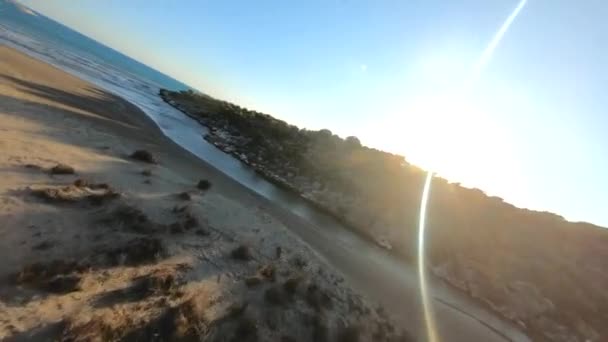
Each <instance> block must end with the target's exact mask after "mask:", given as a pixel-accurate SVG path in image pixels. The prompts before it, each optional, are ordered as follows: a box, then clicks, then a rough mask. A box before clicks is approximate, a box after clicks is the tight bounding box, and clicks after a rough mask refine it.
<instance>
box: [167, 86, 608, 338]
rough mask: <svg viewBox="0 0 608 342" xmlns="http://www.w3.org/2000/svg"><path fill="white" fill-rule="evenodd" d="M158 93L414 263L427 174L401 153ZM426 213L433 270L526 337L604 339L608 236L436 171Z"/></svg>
mask: <svg viewBox="0 0 608 342" xmlns="http://www.w3.org/2000/svg"><path fill="white" fill-rule="evenodd" d="M161 96H162V97H163V98H164V99H165V100H166V101H167V102H168V103H170V104H172V105H174V106H175V107H177V108H178V109H180V110H182V111H184V112H185V113H187V114H189V115H190V116H191V117H193V118H195V119H197V120H198V121H199V122H200V123H201V124H204V125H206V126H207V127H209V129H210V133H209V134H208V135H207V136H206V137H205V139H206V140H208V141H209V142H211V143H213V144H214V145H216V146H217V147H218V148H220V149H222V150H223V151H225V152H227V153H231V154H233V155H234V156H235V157H237V158H239V159H240V160H242V161H243V162H245V163H247V164H248V165H250V166H251V167H253V168H254V169H255V170H256V171H258V172H259V173H261V174H263V175H264V176H265V177H266V178H268V179H269V180H271V181H273V182H275V183H276V184H279V185H281V186H283V187H285V188H289V189H291V190H293V191H294V192H297V193H299V194H300V195H301V196H302V197H303V198H306V199H308V200H309V201H310V202H311V203H313V204H315V205H316V206H317V207H319V208H320V209H322V210H324V211H326V212H328V213H330V214H331V215H333V216H334V217H336V218H338V219H339V220H340V221H342V222H343V223H345V224H346V225H347V226H349V227H351V228H352V229H353V230H355V231H357V232H359V233H360V234H363V235H365V236H367V237H368V238H370V239H372V240H374V241H376V242H377V243H378V244H380V245H381V246H383V247H385V248H387V249H390V250H391V251H392V252H393V253H395V254H396V255H399V256H400V257H401V258H403V259H405V260H410V261H411V260H413V258H414V256H415V252H416V249H415V241H416V239H415V237H416V233H417V232H416V224H417V220H418V207H419V199H420V192H421V189H422V184H423V181H424V176H425V172H424V171H423V170H421V169H420V168H418V167H416V166H414V165H411V164H409V163H408V162H407V161H406V160H405V158H404V157H403V156H399V155H394V154H390V153H386V152H383V151H379V150H376V149H371V148H368V147H365V146H363V145H362V144H361V142H360V141H359V140H358V139H357V138H356V137H347V138H346V139H342V138H340V137H338V136H337V135H335V134H332V132H331V131H329V130H320V131H309V130H305V129H299V128H298V127H296V126H293V125H289V124H288V123H286V122H284V121H281V120H278V119H276V118H273V117H272V116H269V115H267V114H263V113H258V112H255V111H250V110H247V109H244V108H241V107H239V106H237V105H234V104H230V103H227V102H224V101H220V100H216V99H214V98H212V97H209V96H206V95H201V94H195V93H193V92H169V91H164V90H163V91H161ZM558 187H559V184H556V189H557V188H558ZM428 215H429V217H428V225H429V240H428V253H429V256H430V265H429V267H430V268H431V269H432V271H433V273H434V274H435V275H437V276H438V277H440V278H442V279H443V280H445V281H446V282H448V283H450V284H451V285H453V286H455V287H457V288H459V289H461V290H462V291H463V292H466V293H467V294H469V295H470V296H472V297H474V298H476V299H478V300H479V301H481V302H483V303H484V304H485V305H487V306H488V307H491V308H492V309H493V310H495V311H497V312H499V313H500V314H502V315H503V316H504V317H506V318H508V319H510V320H512V321H514V322H516V323H518V324H519V325H521V326H522V327H523V328H524V329H525V330H526V331H527V333H528V334H529V335H530V336H531V337H532V338H533V339H534V340H552V341H585V340H589V341H599V340H601V339H602V337H606V336H608V327H606V326H605V324H603V322H606V321H608V295H606V293H605V292H603V288H605V287H606V286H608V274H607V273H606V271H605V270H606V269H607V268H606V265H605V260H608V231H606V230H604V229H601V228H600V227H597V226H593V225H591V224H587V223H572V222H568V221H566V220H564V219H563V218H562V217H560V216H557V215H554V214H550V213H545V212H536V211H530V210H526V209H520V208H516V207H515V206H513V205H510V204H508V203H505V202H504V201H503V200H502V199H500V198H497V197H489V196H487V195H485V194H484V193H483V192H482V191H480V190H476V189H468V188H464V187H462V186H460V185H458V184H451V183H448V182H447V181H446V180H444V179H441V178H435V179H434V181H433V185H432V192H431V199H430V203H429V209H428Z"/></svg>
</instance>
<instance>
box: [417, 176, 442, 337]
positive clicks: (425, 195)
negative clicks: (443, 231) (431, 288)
mask: <svg viewBox="0 0 608 342" xmlns="http://www.w3.org/2000/svg"><path fill="white" fill-rule="evenodd" d="M431 179H433V172H432V171H429V172H428V173H427V175H426V181H425V182H424V189H423V191H422V200H421V201H420V217H419V222H418V279H419V280H420V294H421V297H422V309H423V310H424V321H425V322H426V330H427V335H428V341H429V342H437V341H439V339H438V337H437V329H436V327H435V318H434V315H433V308H432V307H431V303H430V299H429V295H428V292H427V291H428V290H427V285H426V267H425V263H426V258H425V253H424V233H425V231H426V230H425V225H426V207H427V203H428V201H429V193H430V192H431Z"/></svg>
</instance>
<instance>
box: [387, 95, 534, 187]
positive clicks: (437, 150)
mask: <svg viewBox="0 0 608 342" xmlns="http://www.w3.org/2000/svg"><path fill="white" fill-rule="evenodd" d="M490 114H491V113H488V112H487V111H486V110H485V109H484V108H483V106H482V105H481V104H480V103H479V102H478V101H475V100H474V98H472V97H471V95H469V94H465V93H463V92H451V93H447V94H445V93H444V94H435V95H428V96H419V97H417V98H416V99H413V100H412V101H409V104H408V105H407V106H406V107H404V108H402V109H400V110H399V114H396V115H394V116H393V117H392V118H391V120H392V122H393V124H392V129H391V130H392V132H393V133H391V134H392V135H394V136H395V139H394V140H393V141H392V145H393V146H394V148H393V149H394V150H397V151H399V152H400V153H402V154H403V155H405V156H406V159H407V160H408V161H409V162H411V163H412V164H415V165H417V166H420V167H422V168H424V169H426V170H431V171H433V172H436V173H437V174H438V175H440V176H443V177H445V178H447V179H448V180H450V181H454V182H459V183H462V184H464V185H467V186H471V187H479V188H481V189H483V190H485V191H487V192H490V193H494V194H507V195H508V196H511V197H513V196H516V197H519V196H520V195H522V194H521V188H523V184H524V182H523V180H522V177H521V174H522V173H521V169H520V168H519V161H518V160H517V158H516V154H515V153H514V148H513V144H512V139H510V137H509V136H508V134H507V132H506V131H505V130H504V129H503V127H501V125H500V123H499V122H496V121H495V119H494V118H493V117H492V116H491V115H490Z"/></svg>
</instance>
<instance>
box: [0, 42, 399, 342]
mask: <svg viewBox="0 0 608 342" xmlns="http://www.w3.org/2000/svg"><path fill="white" fill-rule="evenodd" d="M0 55H1V56H2V58H1V59H0V123H1V124H0V131H1V133H0V169H1V170H2V177H1V178H0V201H1V202H0V222H1V225H0V236H1V237H2V238H1V239H0V244H1V246H0V258H2V260H4V262H3V263H2V265H1V266H0V277H1V278H2V283H1V285H0V339H9V340H15V341H20V340H45V339H52V338H56V339H60V338H62V339H69V340H76V341H88V340H120V339H127V340H129V339H131V340H133V339H134V340H137V339H139V340H151V339H159V340H180V339H188V338H201V337H204V338H207V339H208V340H281V339H282V340H284V341H291V340H294V341H295V340H300V339H302V340H309V339H313V338H317V340H322V339H323V338H329V337H333V336H341V335H345V336H346V335H348V334H351V335H353V334H354V335H360V336H361V338H363V340H368V339H371V338H372V335H373V336H375V337H376V338H380V337H382V339H386V340H389V339H393V338H397V337H400V336H402V332H401V331H400V330H401V329H398V328H395V327H393V325H392V323H390V319H387V318H386V315H385V314H384V312H383V310H381V309H380V310H378V309H377V306H376V305H372V304H370V303H368V301H366V300H365V299H364V298H363V297H361V296H360V295H358V294H356V293H355V292H354V291H353V290H351V289H350V288H349V287H348V286H346V285H345V284H344V282H343V278H342V277H341V276H340V275H338V274H336V273H335V272H333V271H332V270H331V268H330V267H329V266H328V265H326V264H325V263H324V262H322V260H321V259H320V258H318V257H317V256H316V255H315V253H313V252H312V251H311V249H310V248H308V247H307V246H306V245H305V244H303V243H301V242H299V241H298V239H297V238H296V237H295V236H294V235H293V234H291V233H290V232H289V230H288V229H285V227H284V225H283V223H282V222H281V221H279V220H278V219H277V218H276V217H275V216H274V215H272V213H270V212H269V211H267V210H265V208H266V206H267V203H264V202H263V201H261V200H260V199H259V198H257V197H256V196H255V195H253V194H252V193H249V192H248V191H245V190H243V189H242V188H241V187H239V185H238V184H236V183H235V182H232V181H230V180H229V179H228V178H227V177H225V176H224V175H222V174H220V173H219V172H217V171H216V170H215V169H213V168H212V167H210V166H208V165H206V164H205V163H203V162H202V161H200V160H198V159H197V158H195V157H193V156H192V155H190V154H189V153H188V152H186V151H185V150H183V149H181V148H180V147H179V146H177V145H175V144H174V143H172V142H171V141H169V140H168V139H166V138H165V137H164V136H163V135H162V134H161V132H160V130H159V129H158V128H157V127H156V126H155V125H154V123H153V122H151V120H149V119H148V118H147V117H146V116H145V115H144V114H143V113H142V112H141V111H140V110H139V109H138V108H136V107H134V106H133V105H131V104H129V103H127V102H126V101H124V100H122V99H120V98H118V97H116V96H114V95H112V94H109V93H107V92H105V91H103V90H100V89H98V88H96V87H93V86H92V85H90V84H88V83H87V82H84V81H82V80H80V79H78V78H76V77H73V76H70V75H68V74H66V73H65V72H63V71H60V70H58V69H56V68H54V67H52V66H49V65H47V64H45V63H42V62H39V61H37V60H34V59H32V58H30V57H27V56H25V55H23V54H21V53H19V52H16V51H14V50H11V49H9V48H6V47H0ZM137 150H145V151H147V152H148V153H149V154H148V153H143V158H140V159H135V158H132V157H131V156H132V154H133V152H135V151H137ZM149 157H152V158H153V160H152V159H149ZM146 158H148V160H146ZM150 161H152V162H153V163H149V162H150ZM57 166H59V167H57ZM201 180H205V181H206V182H203V183H202V184H199V182H200V181H201ZM207 182H208V183H207ZM208 184H210V187H209V186H208ZM374 334H375V335H374ZM354 335H353V336H354ZM306 336H310V338H305V337H306Z"/></svg>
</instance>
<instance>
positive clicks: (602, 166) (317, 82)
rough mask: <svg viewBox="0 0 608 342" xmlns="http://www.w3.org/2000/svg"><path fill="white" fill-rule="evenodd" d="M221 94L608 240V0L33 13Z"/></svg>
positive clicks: (82, 0) (197, 5)
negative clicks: (595, 229)
mask: <svg viewBox="0 0 608 342" xmlns="http://www.w3.org/2000/svg"><path fill="white" fill-rule="evenodd" d="M22 2H23V3H25V4H26V5H28V6H30V7H32V8H34V9H36V10H38V11H40V12H42V13H43V14H46V15H48V16H49V17H51V18H53V19H55V20H57V21H59V22H62V23H64V24H66V25H68V26H70V27H72V28H74V29H76V30H78V31H80V32H82V33H84V34H86V35H88V36H90V37H92V38H94V39H96V40H98V41H100V42H102V43H105V44H106V45H109V46H111V47H113V48H115V49H117V50H119V51H121V52H123V53H125V54H127V55H129V56H131V57H133V58H135V59H137V60H139V61H141V62H144V63H145V64H148V65H150V66H152V67H154V68H156V69H158V70H160V71H162V72H164V73H166V74H168V75H170V76H172V77H174V78H176V79H178V80H180V81H183V82H185V83H187V84H189V85H191V86H193V87H195V88H197V89H199V90H201V91H203V92H205V93H208V94H211V95H214V96H216V97H220V98H223V99H227V100H230V101H233V102H236V103H238V104H241V105H244V106H247V107H249V108H252V109H256V110H260V111H264V112H266V113H269V114H272V115H274V116H276V117H279V118H281V119H283V120H286V121H288V122H290V123H293V124H296V125H298V126H301V127H306V128H310V129H320V128H329V129H330V130H331V131H332V132H334V133H337V134H339V135H341V136H343V137H344V136H348V135H355V136H357V137H359V138H360V139H361V141H362V142H363V143H364V144H366V145H368V146H371V147H375V148H379V149H382V150H386V151H390V152H394V153H399V154H402V155H404V156H405V157H406V159H407V160H408V161H410V162H412V163H414V164H417V165H420V166H423V167H426V168H431V169H433V170H435V171H437V172H438V174H440V175H441V176H444V177H446V178H447V179H449V180H451V181H455V182H460V183H462V184H463V185H465V186H472V187H478V188H480V189H482V190H484V191H485V192H486V193H488V194H489V195H496V196H499V197H502V198H504V199H505V200H506V201H508V202H511V203H513V204H515V205H517V206H519V207H527V208H531V209H535V210H546V211H551V212H555V213H557V214H560V215H562V216H564V217H566V218H567V219H569V220H574V221H588V222H592V223H595V224H599V225H602V226H607V227H608V200H607V195H606V194H607V193H608V113H606V110H607V109H608V96H606V95H605V94H604V93H605V91H606V86H608V67H606V60H608V21H606V20H605V18H607V17H608V2H606V1H604V0H585V1H570V0H529V1H527V2H526V3H525V6H523V8H522V10H521V12H519V15H518V16H517V18H515V20H514V21H513V22H512V24H511V26H510V27H509V29H508V30H507V31H506V32H505V34H504V36H503V37H502V39H501V40H500V42H499V44H497V46H496V48H495V49H494V51H493V54H492V55H491V57H490V58H489V59H488V60H487V61H486V62H487V64H485V67H484V68H483V70H482V71H481V72H480V73H479V75H478V76H477V78H475V81H474V82H472V83H471V82H468V80H470V79H471V76H472V75H473V74H474V73H475V70H476V66H477V65H478V63H479V60H480V58H481V56H482V54H483V52H484V50H485V49H486V47H487V46H488V44H490V42H491V41H492V39H493V37H495V35H496V32H497V31H498V30H499V28H500V27H501V25H502V24H503V23H504V21H505V20H506V18H507V17H508V16H509V15H510V14H511V13H512V12H513V10H514V9H515V8H516V7H517V5H518V4H519V3H520V1H519V0H500V1H486V0H461V1H443V0H410V1H398V0H378V1H359V0H307V1H282V0H261V1H247V0H242V1H230V0H225V1H215V0H205V1H199V0H182V1H179V2H175V1H166V0H164V1H163V0H157V1H154V0H145V1H144V0H131V1H121V0H106V1H96V0H79V1H72V0H55V1H43V0H23V1H22Z"/></svg>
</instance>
